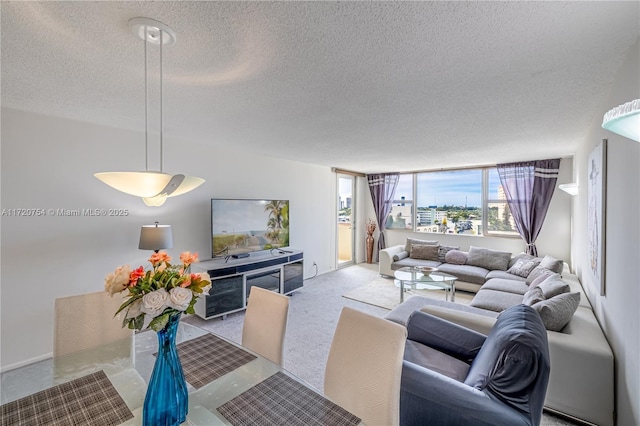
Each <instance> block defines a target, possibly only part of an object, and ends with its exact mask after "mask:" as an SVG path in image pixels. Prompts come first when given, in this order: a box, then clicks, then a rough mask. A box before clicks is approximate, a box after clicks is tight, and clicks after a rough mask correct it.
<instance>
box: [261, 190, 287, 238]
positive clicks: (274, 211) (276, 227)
mask: <svg viewBox="0 0 640 426" xmlns="http://www.w3.org/2000/svg"><path fill="white" fill-rule="evenodd" d="M264 211H265V212H269V221H268V222H267V228H268V229H270V230H271V232H269V236H270V237H271V238H273V239H274V240H275V241H276V242H280V234H281V231H282V230H283V224H284V225H285V227H288V226H289V203H288V202H287V201H280V200H273V201H270V202H268V203H267V204H266V205H265V206H264ZM286 236H287V237H288V233H287V235H286ZM286 240H288V238H286Z"/></svg>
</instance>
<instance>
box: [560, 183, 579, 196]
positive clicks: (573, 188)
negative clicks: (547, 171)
mask: <svg viewBox="0 0 640 426" xmlns="http://www.w3.org/2000/svg"><path fill="white" fill-rule="evenodd" d="M558 188H559V189H561V190H563V191H564V192H566V193H567V194H569V195H571V196H574V195H578V184H577V183H575V182H572V183H563V184H561V185H558Z"/></svg>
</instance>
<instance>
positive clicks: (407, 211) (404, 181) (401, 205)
mask: <svg viewBox="0 0 640 426" xmlns="http://www.w3.org/2000/svg"><path fill="white" fill-rule="evenodd" d="M413 222H414V221H413V173H409V174H401V175H400V178H399V180H398V187H397V188H396V193H395V196H394V200H393V205H392V206H391V212H390V213H389V216H387V221H386V222H385V224H384V227H385V228H386V229H409V230H412V229H413Z"/></svg>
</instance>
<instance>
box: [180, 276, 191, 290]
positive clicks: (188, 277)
mask: <svg viewBox="0 0 640 426" xmlns="http://www.w3.org/2000/svg"><path fill="white" fill-rule="evenodd" d="M192 276H193V274H191V275H186V276H185V277H184V278H185V280H184V282H183V283H182V284H180V287H184V288H186V287H189V286H190V285H191V277H192Z"/></svg>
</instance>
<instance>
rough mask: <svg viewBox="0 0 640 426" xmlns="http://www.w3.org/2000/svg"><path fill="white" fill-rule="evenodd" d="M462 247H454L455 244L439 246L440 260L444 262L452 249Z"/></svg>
mask: <svg viewBox="0 0 640 426" xmlns="http://www.w3.org/2000/svg"><path fill="white" fill-rule="evenodd" d="M459 248H460V247H453V246H439V247H438V260H439V261H440V262H442V263H444V262H446V261H447V260H446V256H447V253H449V252H450V251H451V250H458V249H459Z"/></svg>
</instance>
